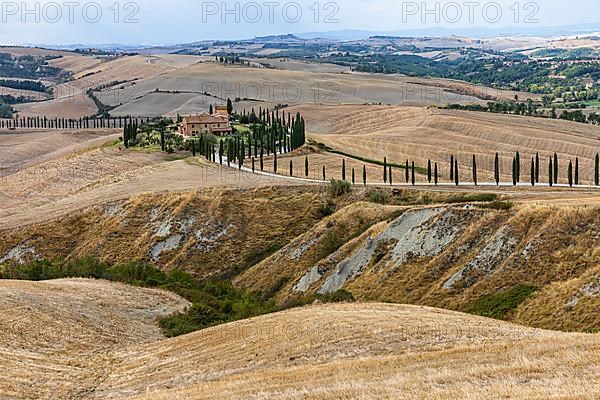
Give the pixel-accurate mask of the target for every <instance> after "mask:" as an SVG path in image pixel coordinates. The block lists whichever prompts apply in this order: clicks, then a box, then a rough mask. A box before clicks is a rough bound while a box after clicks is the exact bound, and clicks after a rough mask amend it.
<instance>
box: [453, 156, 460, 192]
mask: <svg viewBox="0 0 600 400" xmlns="http://www.w3.org/2000/svg"><path fill="white" fill-rule="evenodd" d="M454 183H456V186H458V185H459V184H460V182H459V179H458V160H454Z"/></svg>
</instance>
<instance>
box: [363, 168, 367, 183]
mask: <svg viewBox="0 0 600 400" xmlns="http://www.w3.org/2000/svg"><path fill="white" fill-rule="evenodd" d="M363 185H364V186H367V166H366V165H364V164H363Z"/></svg>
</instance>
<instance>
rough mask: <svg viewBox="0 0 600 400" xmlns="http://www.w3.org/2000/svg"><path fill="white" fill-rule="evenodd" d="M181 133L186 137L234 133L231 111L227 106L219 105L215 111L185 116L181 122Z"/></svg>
mask: <svg viewBox="0 0 600 400" xmlns="http://www.w3.org/2000/svg"><path fill="white" fill-rule="evenodd" d="M179 133H181V134H182V135H183V136H185V137H195V136H201V135H206V134H213V135H217V136H227V135H231V134H232V133H233V128H232V127H231V124H230V122H229V113H227V107H224V106H217V107H215V111H214V113H213V114H212V115H211V114H208V113H203V114H198V115H190V116H187V117H184V118H183V121H182V122H181V124H179Z"/></svg>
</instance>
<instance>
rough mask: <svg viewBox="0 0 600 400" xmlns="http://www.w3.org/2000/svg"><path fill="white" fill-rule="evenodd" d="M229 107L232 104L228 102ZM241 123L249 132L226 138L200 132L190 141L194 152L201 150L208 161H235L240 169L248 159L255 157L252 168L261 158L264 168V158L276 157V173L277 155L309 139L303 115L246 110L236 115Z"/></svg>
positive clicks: (293, 148) (299, 145) (295, 147)
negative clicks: (247, 111) (196, 137)
mask: <svg viewBox="0 0 600 400" xmlns="http://www.w3.org/2000/svg"><path fill="white" fill-rule="evenodd" d="M228 106H229V104H228ZM236 117H237V118H238V120H239V121H240V123H243V124H249V125H250V128H249V131H247V132H243V133H238V134H236V135H234V136H230V137H226V138H217V137H215V136H213V135H201V136H200V138H198V139H197V140H195V139H194V140H192V141H191V143H192V144H191V151H192V155H194V156H195V155H196V153H197V152H198V153H200V154H201V155H203V156H204V157H205V158H207V159H208V160H211V161H213V162H216V161H217V156H218V162H219V163H220V164H223V163H224V160H226V162H227V165H228V166H230V165H231V164H232V163H235V164H237V165H238V166H239V168H241V167H242V166H243V165H244V162H245V160H246V159H251V160H252V169H253V170H254V169H255V168H256V167H257V166H256V159H258V160H259V166H260V170H261V171H263V170H264V157H265V156H270V155H271V154H272V155H273V156H274V161H273V163H274V167H273V169H274V171H275V172H277V168H278V165H277V155H278V154H284V153H288V152H291V151H293V150H295V149H297V148H299V147H301V146H302V145H304V143H305V141H306V125H305V122H304V118H302V116H301V115H300V113H297V114H296V116H292V115H291V114H290V113H288V114H287V116H286V114H285V113H284V112H280V110H274V111H271V112H269V111H268V110H266V109H265V110H263V109H262V108H260V109H259V111H258V114H257V113H256V112H255V110H254V109H252V111H251V112H250V113H246V111H245V110H244V111H243V112H242V114H240V115H236Z"/></svg>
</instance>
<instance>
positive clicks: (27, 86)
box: [0, 79, 48, 93]
mask: <svg viewBox="0 0 600 400" xmlns="http://www.w3.org/2000/svg"><path fill="white" fill-rule="evenodd" d="M0 86H2V87H7V88H11V89H18V90H29V91H32V92H42V93H46V91H47V90H48V88H47V87H46V85H44V84H43V83H42V82H39V81H32V80H27V81H22V80H13V79H0Z"/></svg>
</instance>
